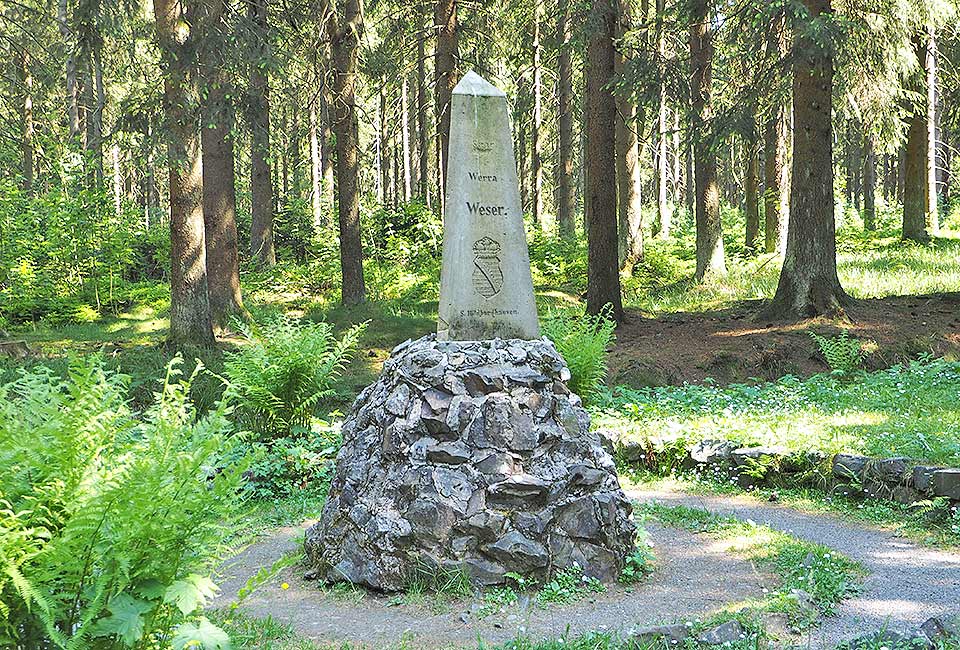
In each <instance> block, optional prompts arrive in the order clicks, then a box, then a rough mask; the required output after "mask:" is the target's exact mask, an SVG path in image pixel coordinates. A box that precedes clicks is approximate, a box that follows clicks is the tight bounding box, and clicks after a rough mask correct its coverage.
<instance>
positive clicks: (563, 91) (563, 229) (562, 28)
mask: <svg viewBox="0 0 960 650" xmlns="http://www.w3.org/2000/svg"><path fill="white" fill-rule="evenodd" d="M571 38H572V32H571V29H570V4H569V0H559V1H558V6H557V47H558V48H559V52H558V55H557V71H558V78H557V121H558V124H557V131H558V137H559V142H558V144H557V226H558V229H559V231H560V236H561V237H573V234H574V230H575V228H574V189H575V188H574V178H573V107H572V104H573V65H572V62H571V57H570V48H571V45H570V39H571Z"/></svg>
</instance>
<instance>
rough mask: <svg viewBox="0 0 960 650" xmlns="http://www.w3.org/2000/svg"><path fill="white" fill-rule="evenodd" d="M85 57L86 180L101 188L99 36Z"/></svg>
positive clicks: (101, 120)
mask: <svg viewBox="0 0 960 650" xmlns="http://www.w3.org/2000/svg"><path fill="white" fill-rule="evenodd" d="M92 41H93V42H92V43H91V44H90V45H89V50H90V51H89V52H88V56H87V64H88V72H89V76H88V78H87V83H86V85H85V86H84V88H83V92H84V104H85V106H84V108H85V116H86V124H85V126H86V151H85V155H86V162H87V165H88V168H87V178H88V179H89V182H90V183H91V184H93V185H94V186H95V187H97V188H101V187H103V107H104V103H105V101H106V99H105V94H104V88H103V60H102V57H101V54H100V49H101V47H100V44H99V42H98V41H99V35H97V34H94V35H93V36H92Z"/></svg>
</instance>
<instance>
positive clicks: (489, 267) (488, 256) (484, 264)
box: [473, 237, 503, 298]
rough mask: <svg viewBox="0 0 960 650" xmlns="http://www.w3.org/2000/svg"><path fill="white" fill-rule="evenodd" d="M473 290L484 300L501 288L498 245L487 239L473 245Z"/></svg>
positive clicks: (501, 276)
mask: <svg viewBox="0 0 960 650" xmlns="http://www.w3.org/2000/svg"><path fill="white" fill-rule="evenodd" d="M473 255H474V257H473V288H474V289H476V290H477V293H479V294H480V295H481V296H483V297H484V298H492V297H493V296H495V295H497V294H498V293H500V289H501V288H503V271H502V270H500V244H498V243H497V242H496V241H494V240H493V239H490V238H489V237H484V238H483V239H479V240H477V242H476V243H475V244H474V245H473Z"/></svg>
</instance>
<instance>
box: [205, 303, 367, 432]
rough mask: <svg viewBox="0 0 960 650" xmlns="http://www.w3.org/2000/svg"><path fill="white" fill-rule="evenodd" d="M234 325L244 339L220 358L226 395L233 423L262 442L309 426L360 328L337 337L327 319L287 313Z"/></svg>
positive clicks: (351, 350)
mask: <svg viewBox="0 0 960 650" xmlns="http://www.w3.org/2000/svg"><path fill="white" fill-rule="evenodd" d="M239 326H240V329H241V332H242V333H243V335H244V338H245V339H246V342H245V344H244V345H243V346H241V347H240V348H238V349H237V350H236V351H235V352H231V353H229V354H227V357H226V360H225V362H224V371H225V373H226V380H227V395H228V396H229V397H230V398H232V399H233V400H234V401H235V403H236V412H235V419H236V421H237V423H238V424H239V425H240V426H241V427H242V428H244V429H247V430H249V431H251V432H252V433H254V434H255V436H256V438H257V439H258V440H260V441H264V442H268V441H272V440H275V439H278V438H283V437H287V436H289V435H290V434H291V433H295V432H296V431H297V430H298V429H299V430H305V429H307V428H308V427H309V425H310V421H311V419H312V418H313V417H314V416H315V415H316V414H317V411H318V409H319V407H320V406H321V405H322V404H323V402H324V400H327V399H329V398H331V397H333V395H334V388H333V387H334V382H335V381H336V379H337V378H338V377H339V376H340V373H341V372H343V369H344V367H346V364H347V362H348V361H349V360H350V357H351V356H352V355H353V353H354V352H355V351H356V349H357V345H358V343H359V341H360V335H361V333H362V332H363V329H364V325H357V326H355V327H352V328H350V329H348V330H347V331H346V332H344V334H343V336H341V337H340V339H337V338H336V337H335V336H334V333H333V326H332V325H330V324H329V323H313V322H308V321H301V320H298V319H294V318H291V317H288V316H276V317H274V318H272V319H270V320H268V321H266V322H265V323H264V324H263V325H262V326H259V327H251V326H249V325H246V324H240V325H239Z"/></svg>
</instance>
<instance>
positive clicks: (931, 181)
mask: <svg viewBox="0 0 960 650" xmlns="http://www.w3.org/2000/svg"><path fill="white" fill-rule="evenodd" d="M924 63H925V65H924V71H925V73H926V81H927V157H926V162H927V166H926V170H927V228H928V229H929V231H930V234H931V235H936V234H937V233H938V232H939V230H940V218H939V215H938V210H937V207H938V206H937V151H938V149H939V146H938V143H937V133H938V131H939V125H938V122H937V37H936V32H935V30H934V27H933V25H928V26H927V42H926V57H925V61H924Z"/></svg>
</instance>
